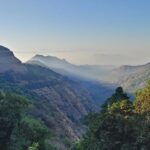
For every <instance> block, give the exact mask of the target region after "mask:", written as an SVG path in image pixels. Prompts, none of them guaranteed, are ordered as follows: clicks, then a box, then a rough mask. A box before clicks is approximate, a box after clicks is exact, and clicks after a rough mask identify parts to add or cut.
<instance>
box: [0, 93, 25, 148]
mask: <svg viewBox="0 0 150 150" xmlns="http://www.w3.org/2000/svg"><path fill="white" fill-rule="evenodd" d="M27 106H28V102H27V100H26V99H25V98H23V97H20V96H17V95H14V94H11V93H6V94H4V93H0V149H1V150H7V148H8V144H9V142H10V139H11V136H12V133H13V131H14V130H15V128H16V127H18V126H19V123H20V121H21V118H22V113H23V111H24V109H25V108H27Z"/></svg>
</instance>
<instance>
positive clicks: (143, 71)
mask: <svg viewBox="0 0 150 150" xmlns="http://www.w3.org/2000/svg"><path fill="white" fill-rule="evenodd" d="M149 79H150V63H147V64H144V65H139V66H121V67H118V68H116V69H114V70H113V71H112V72H111V73H110V74H109V75H108V76H107V77H106V80H107V82H109V83H116V84H118V85H121V86H123V87H124V88H125V89H126V90H128V91H130V92H135V91H136V90H137V89H141V88H143V87H144V85H145V83H146V82H147V80H149Z"/></svg>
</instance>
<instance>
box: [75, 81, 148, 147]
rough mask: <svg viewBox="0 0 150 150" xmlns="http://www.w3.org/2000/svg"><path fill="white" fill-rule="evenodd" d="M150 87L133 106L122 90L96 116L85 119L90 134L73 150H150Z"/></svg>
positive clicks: (137, 98)
mask: <svg viewBox="0 0 150 150" xmlns="http://www.w3.org/2000/svg"><path fill="white" fill-rule="evenodd" d="M149 95H150V83H148V86H147V87H146V88H145V89H143V90H141V91H140V93H138V94H137V97H136V100H135V101H134V103H132V102H131V101H130V100H129V97H128V96H127V95H126V93H124V92H123V89H122V88H121V87H119V88H117V89H116V92H115V93H114V94H113V95H112V97H110V98H109V99H107V100H106V102H105V103H104V104H103V105H102V109H101V111H100V112H99V113H95V114H90V115H88V116H87V117H86V118H85V123H86V124H87V125H88V126H89V130H88V132H87V133H86V135H85V136H84V137H83V139H82V140H81V141H79V142H78V143H77V144H76V145H75V146H74V148H73V150H149V149H150V115H149V110H150V107H149V98H150V96H149Z"/></svg>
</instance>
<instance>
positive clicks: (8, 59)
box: [0, 45, 24, 72]
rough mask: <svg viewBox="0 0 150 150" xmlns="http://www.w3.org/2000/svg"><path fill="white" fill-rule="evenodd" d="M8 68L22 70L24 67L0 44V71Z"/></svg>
mask: <svg viewBox="0 0 150 150" xmlns="http://www.w3.org/2000/svg"><path fill="white" fill-rule="evenodd" d="M8 70H14V71H22V70H24V67H22V63H21V61H20V60H19V59H17V58H16V57H15V56H14V53H13V52H12V51H11V50H10V49H8V48H7V47H4V46H2V45H0V72H5V71H8Z"/></svg>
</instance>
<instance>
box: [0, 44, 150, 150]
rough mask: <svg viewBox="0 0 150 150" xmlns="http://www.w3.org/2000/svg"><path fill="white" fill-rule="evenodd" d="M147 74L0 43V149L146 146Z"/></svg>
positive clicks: (147, 67)
mask: <svg viewBox="0 0 150 150" xmlns="http://www.w3.org/2000/svg"><path fill="white" fill-rule="evenodd" d="M149 76H150V63H147V64H144V65H139V66H127V65H125V66H111V65H106V66H104V65H74V64H72V63H70V62H68V61H67V60H65V59H60V58H57V57H54V56H43V55H36V56H34V57H32V58H31V59H30V60H28V61H27V62H26V63H22V62H21V61H20V60H19V59H18V58H16V57H15V55H14V54H13V52H12V51H11V50H9V49H8V48H6V47H4V46H0V150H149V149H150V144H149V143H150V142H149V141H150V134H149V133H150V122H149V118H150V115H149V112H150V102H149V100H150V83H149Z"/></svg>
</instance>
